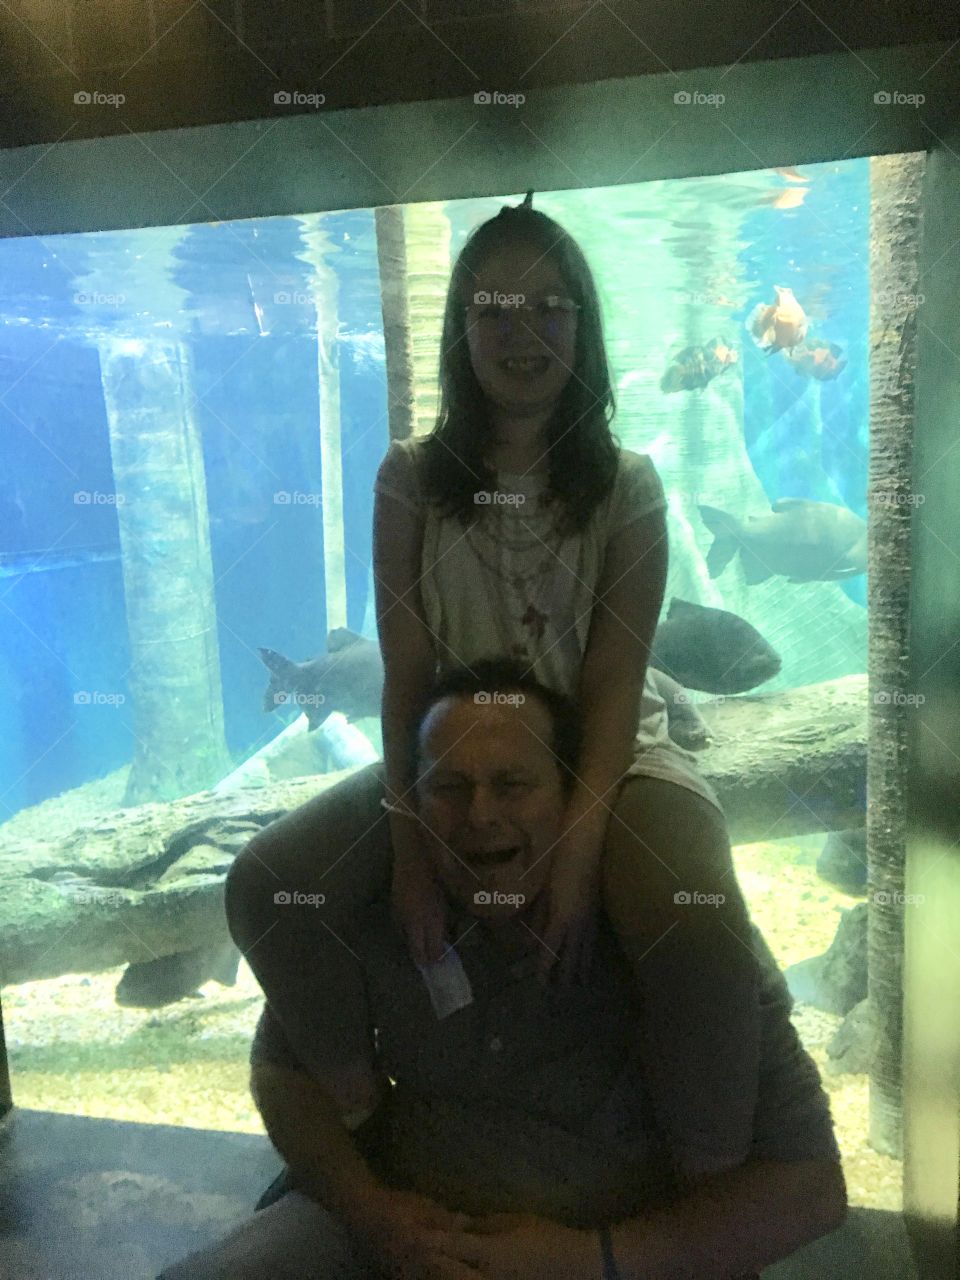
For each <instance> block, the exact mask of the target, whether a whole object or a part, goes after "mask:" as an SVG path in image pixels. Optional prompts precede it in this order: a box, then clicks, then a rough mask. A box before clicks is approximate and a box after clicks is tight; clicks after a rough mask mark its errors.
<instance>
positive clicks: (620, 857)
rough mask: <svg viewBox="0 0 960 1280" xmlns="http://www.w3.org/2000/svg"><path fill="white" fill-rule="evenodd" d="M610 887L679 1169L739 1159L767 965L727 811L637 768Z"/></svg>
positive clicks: (652, 1078) (606, 862) (746, 1133)
mask: <svg viewBox="0 0 960 1280" xmlns="http://www.w3.org/2000/svg"><path fill="white" fill-rule="evenodd" d="M602 892H603V904H604V907H605V910H606V912H607V915H608V916H609V918H610V921H611V923H612V924H613V927H614V931H615V932H616V934H617V937H618V939H619V941H620V944H621V946H622V947H623V949H624V952H625V954H626V956H627V958H628V960H629V961H630V963H631V967H632V969H633V972H634V975H635V977H636V980H637V987H638V994H639V997H640V1002H641V1006H642V1015H641V1016H642V1021H641V1026H640V1035H639V1055H640V1065H641V1069H642V1071H643V1074H644V1078H645V1080H646V1081H647V1084H648V1087H649V1090H650V1094H651V1098H652V1100H653V1105H654V1108H655V1113H656V1115H657V1118H658V1121H659V1123H660V1125H661V1127H662V1129H663V1133H664V1137H665V1138H666V1139H667V1144H668V1146H669V1147H670V1148H671V1149H672V1151H673V1152H674V1155H675V1159H676V1164H677V1169H676V1172H677V1175H678V1177H679V1178H680V1179H681V1180H682V1181H684V1180H687V1181H694V1180H696V1179H697V1178H698V1177H703V1176H707V1175H709V1174H711V1173H719V1172H721V1171H722V1170H725V1169H731V1168H735V1167H737V1166H738V1165H740V1164H742V1163H743V1162H744V1160H745V1159H746V1158H747V1156H748V1154H749V1150H750V1145H751V1141H752V1135H753V1117H754V1110H755V1106H756V1102H757V1094H758V1079H759V1056H760V1011H759V977H760V970H759V966H758V963H757V960H756V957H755V954H754V949H753V948H754V941H753V936H752V927H751V924H750V919H749V914H748V912H747V908H746V904H745V902H744V900H743V895H742V893H741V891H740V886H739V885H738V883H737V878H736V872H735V870H734V867H733V861H732V858H731V854H730V842H729V839H728V837H727V830H726V824H725V822H724V819H723V815H722V814H721V813H720V812H719V810H717V809H716V808H715V807H714V806H713V805H711V804H710V803H709V802H708V801H707V800H704V799H703V798H702V797H701V796H698V795H697V794H696V793H694V792H692V791H689V790H687V788H685V787H681V786H679V785H677V784H675V783H672V782H665V781H662V780H661V779H658V778H646V777H628V778H627V779H626V780H625V781H624V784H623V786H622V787H621V789H620V793H619V795H618V798H617V800H616V802H615V803H614V805H613V813H612V814H611V816H610V822H609V826H608V828H607V838H606V843H605V846H604V853H603V863H602Z"/></svg>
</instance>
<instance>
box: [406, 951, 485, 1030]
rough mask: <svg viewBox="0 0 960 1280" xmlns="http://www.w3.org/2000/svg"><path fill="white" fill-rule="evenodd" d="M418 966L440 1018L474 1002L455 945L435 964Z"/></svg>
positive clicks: (468, 980) (431, 1001) (468, 981)
mask: <svg viewBox="0 0 960 1280" xmlns="http://www.w3.org/2000/svg"><path fill="white" fill-rule="evenodd" d="M417 968H418V969H419V970H420V973H421V975H422V976H423V980H424V982H425V983H426V987H427V990H428V991H429V992H430V1003H431V1004H432V1005H433V1012H434V1013H435V1014H436V1015H437V1017H438V1018H447V1017H449V1016H450V1014H451V1013H456V1012H457V1010H458V1009H463V1008H465V1007H466V1006H467V1005H468V1004H473V991H472V990H471V988H470V979H469V978H468V977H467V974H466V971H465V970H464V967H463V965H462V964H461V962H460V957H459V956H458V955H457V952H456V950H455V949H454V948H453V947H451V948H450V949H449V951H447V952H446V954H445V955H444V956H443V957H442V958H441V959H439V960H437V961H436V962H435V963H434V964H427V965H419V964H418V965H417Z"/></svg>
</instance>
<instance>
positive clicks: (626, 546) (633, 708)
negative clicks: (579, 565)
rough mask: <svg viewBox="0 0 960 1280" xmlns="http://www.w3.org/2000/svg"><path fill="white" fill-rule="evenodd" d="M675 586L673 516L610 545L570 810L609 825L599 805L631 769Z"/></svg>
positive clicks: (656, 518) (627, 531) (641, 521)
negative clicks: (671, 581) (658, 637)
mask: <svg viewBox="0 0 960 1280" xmlns="http://www.w3.org/2000/svg"><path fill="white" fill-rule="evenodd" d="M666 582H667V525H666V515H665V513H664V512H663V511H662V510H660V511H652V512H650V514H649V515H645V516H640V517H638V519H636V520H634V521H633V522H632V523H631V524H629V525H627V526H626V528H624V529H621V530H620V531H619V532H618V533H615V534H614V535H613V537H612V538H611V539H610V541H609V543H608V545H607V550H606V555H605V558H604V564H603V570H602V572H601V575H600V581H599V582H598V584H597V600H596V604H595V605H594V609H593V616H592V618H591V622H590V633H589V636H588V638H587V651H586V654H585V655H584V660H583V664H582V667H581V671H580V686H579V702H580V707H581V710H582V715H583V744H582V750H581V756H580V767H579V769H578V771H577V774H578V782H577V784H576V786H575V788H574V791H573V794H572V795H571V798H570V803H569V806H568V813H569V814H570V816H571V817H572V818H574V819H576V818H578V817H580V816H581V815H587V814H589V817H587V816H584V818H583V824H590V823H594V824H597V825H603V822H604V820H605V819H606V817H607V816H608V813H607V809H606V807H605V806H604V805H602V804H600V803H599V801H600V799H601V798H602V797H604V796H605V795H607V793H608V792H609V791H610V790H611V788H613V787H615V786H616V785H617V783H619V782H620V780H621V779H622V778H623V775H624V774H625V773H626V771H627V769H628V768H629V766H630V761H631V757H632V747H633V741H634V739H635V737H636V734H637V724H638V721H639V715H640V698H641V694H642V692H643V685H644V681H645V679H646V674H647V667H648V666H649V663H650V648H651V646H652V644H653V635H654V632H655V631H656V629H657V621H658V619H659V617H660V609H661V607H662V605H663V596H664V591H665V590H666Z"/></svg>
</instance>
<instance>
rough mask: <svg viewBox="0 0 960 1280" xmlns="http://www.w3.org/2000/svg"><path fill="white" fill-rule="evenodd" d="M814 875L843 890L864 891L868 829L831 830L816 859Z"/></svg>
mask: <svg viewBox="0 0 960 1280" xmlns="http://www.w3.org/2000/svg"><path fill="white" fill-rule="evenodd" d="M817 875H818V876H820V878H821V879H823V880H828V881H829V882H830V884H835V885H836V886H837V887H838V888H839V889H843V891H844V892H845V893H857V894H864V893H866V891H867V829H866V827H859V828H857V829H855V830H853V831H831V832H830V834H829V835H828V836H827V838H826V840H825V841H824V845H823V849H822V850H821V851H820V857H819V858H818V859H817Z"/></svg>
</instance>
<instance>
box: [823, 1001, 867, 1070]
mask: <svg viewBox="0 0 960 1280" xmlns="http://www.w3.org/2000/svg"><path fill="white" fill-rule="evenodd" d="M877 1031H878V1024H877V1019H876V1016H875V1013H874V1009H873V1005H872V1004H871V1003H870V1000H869V999H866V1000H861V1001H860V1003H859V1004H856V1005H854V1007H853V1008H852V1009H851V1010H850V1012H849V1013H848V1014H847V1016H846V1018H844V1020H843V1022H842V1023H841V1024H840V1026H839V1027H838V1028H837V1032H836V1035H834V1037H833V1038H832V1039H831V1040H830V1042H829V1044H828V1045H827V1063H826V1065H827V1071H828V1073H829V1074H830V1075H832V1076H839V1075H855V1074H861V1073H865V1072H868V1071H869V1070H870V1069H871V1067H872V1066H873V1055H874V1052H875V1050H876V1042H877Z"/></svg>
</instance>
